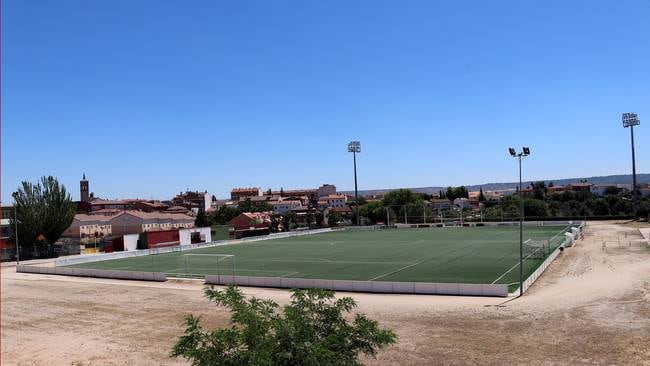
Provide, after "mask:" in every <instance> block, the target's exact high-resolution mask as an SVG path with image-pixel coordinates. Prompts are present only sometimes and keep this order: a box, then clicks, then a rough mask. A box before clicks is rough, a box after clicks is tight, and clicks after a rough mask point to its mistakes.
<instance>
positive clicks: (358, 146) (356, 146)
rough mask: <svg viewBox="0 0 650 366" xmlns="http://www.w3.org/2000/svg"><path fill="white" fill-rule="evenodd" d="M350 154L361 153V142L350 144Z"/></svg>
mask: <svg viewBox="0 0 650 366" xmlns="http://www.w3.org/2000/svg"><path fill="white" fill-rule="evenodd" d="M348 152H353V153H360V152H361V143H360V142H359V141H352V142H350V143H349V144H348Z"/></svg>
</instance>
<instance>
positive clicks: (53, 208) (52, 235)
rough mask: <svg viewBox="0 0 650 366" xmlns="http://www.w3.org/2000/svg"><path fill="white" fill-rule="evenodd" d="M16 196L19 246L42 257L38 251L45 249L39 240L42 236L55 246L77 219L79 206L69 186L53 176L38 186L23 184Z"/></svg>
mask: <svg viewBox="0 0 650 366" xmlns="http://www.w3.org/2000/svg"><path fill="white" fill-rule="evenodd" d="M13 197H14V200H15V201H16V214H17V216H18V232H19V239H20V240H19V244H20V246H21V248H23V249H27V250H28V251H27V253H30V254H31V253H33V254H34V255H38V249H39V248H40V247H42V246H43V245H42V243H40V241H39V237H40V236H41V235H43V237H44V238H45V241H46V243H47V244H54V243H55V242H56V241H57V240H59V238H60V237H61V234H63V232H64V231H65V230H66V229H67V228H68V227H70V225H71V224H72V221H73V220H74V214H75V211H76V207H75V204H74V203H73V202H72V198H71V197H70V194H69V193H68V192H67V190H66V189H65V186H63V185H62V184H59V181H58V180H57V179H56V178H54V177H52V176H47V177H46V176H43V177H41V180H40V182H39V183H36V184H32V183H30V182H22V187H20V188H18V190H17V191H16V192H14V193H13ZM12 220H13V218H12ZM12 225H15V221H12ZM27 253H26V254H27Z"/></svg>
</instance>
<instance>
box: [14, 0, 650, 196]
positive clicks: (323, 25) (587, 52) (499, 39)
mask: <svg viewBox="0 0 650 366" xmlns="http://www.w3.org/2000/svg"><path fill="white" fill-rule="evenodd" d="M648 19H650V2H648V1H647V0H640V1H611V0H608V1H595V0H588V1H586V0H585V1H565V0H558V1H535V2H532V1H519V0H517V1H489V2H486V1H451V0H449V1H397V0H395V1H376V0H372V1H349V0H345V1H343V0H341V1H320V0H319V1H315V0H314V1H309V0H296V1H285V0H280V1H262V0H258V1H242V0H237V1H235V0H230V1H214V0H210V1H191V2H187V1H180V0H178V1H171V0H164V1H160V0H135V1H133V0H125V1H115V0H111V1H108V0H103V1H100V0H97V1H88V0H78V1H71V0H62V1H56V2H54V1H45V0H32V1H23V0H5V1H2V200H3V203H9V201H10V200H11V192H12V191H14V190H15V189H16V187H17V186H18V184H19V182H20V181H21V180H32V181H34V180H36V179H38V177H39V176H41V175H45V174H52V175H54V176H56V177H58V178H59V179H60V180H61V181H62V182H63V183H64V184H65V185H66V186H68V188H69V189H70V190H71V191H72V193H73V197H74V198H75V199H77V198H78V196H79V192H78V181H79V179H80V177H81V174H82V172H84V171H85V172H86V175H87V176H88V177H89V178H90V180H91V190H92V191H94V192H95V194H96V195H98V196H101V197H106V198H120V197H121V198H127V197H143V198H150V197H153V198H157V199H168V198H170V197H171V196H173V195H174V194H176V193H178V192H179V191H181V190H184V189H186V188H190V189H191V190H206V189H207V190H208V191H210V192H213V193H214V194H215V195H217V196H218V197H224V196H226V195H227V194H228V192H229V191H230V189H231V188H232V187H234V186H251V185H252V186H261V187H262V188H264V189H266V188H269V187H273V188H275V189H279V188H280V187H284V188H285V189H287V188H300V187H316V186H318V185H320V184H321V183H333V184H336V185H337V186H338V188H339V189H341V190H345V189H351V188H353V177H352V157H351V156H350V155H349V154H348V153H347V152H346V144H347V142H348V141H350V140H353V139H358V140H361V142H362V149H363V152H362V153H361V155H360V156H359V161H358V162H359V177H360V181H359V183H360V188H361V189H371V188H390V187H403V186H411V187H415V186H432V185H444V186H446V185H460V184H478V183H484V182H494V181H513V180H515V179H516V163H515V161H514V160H513V159H511V158H509V156H508V153H507V147H508V146H511V145H512V146H516V147H520V146H522V145H529V146H530V147H531V149H532V151H533V156H532V157H530V158H529V159H528V160H527V161H526V163H525V171H524V177H525V178H526V179H542V178H568V177H575V176H592V175H608V174H618V173H627V172H629V171H630V170H631V166H630V165H631V163H630V147H629V132H628V131H627V130H624V129H623V127H622V125H621V122H620V118H621V116H620V115H621V113H622V112H626V111H632V112H637V113H638V114H639V116H640V118H641V123H642V124H641V126H640V127H639V128H638V129H637V130H636V131H635V132H636V137H637V148H638V149H637V163H638V164H637V165H638V171H639V172H650V162H649V161H648V159H649V158H650V149H649V148H648V146H650V143H649V141H650V91H649V89H648V88H649V87H650V66H649V65H650V41H649V40H650V22H649V21H648Z"/></svg>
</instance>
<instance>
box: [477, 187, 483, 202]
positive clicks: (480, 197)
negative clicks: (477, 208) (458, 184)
mask: <svg viewBox="0 0 650 366" xmlns="http://www.w3.org/2000/svg"><path fill="white" fill-rule="evenodd" d="M478 201H479V202H485V195H484V194H483V187H481V189H480V191H479V193H478Z"/></svg>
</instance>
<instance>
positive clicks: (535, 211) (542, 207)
mask: <svg viewBox="0 0 650 366" xmlns="http://www.w3.org/2000/svg"><path fill="white" fill-rule="evenodd" d="M524 213H525V214H526V216H528V217H546V216H548V215H549V210H548V204H547V203H546V202H544V201H541V200H537V199H525V200H524Z"/></svg>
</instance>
